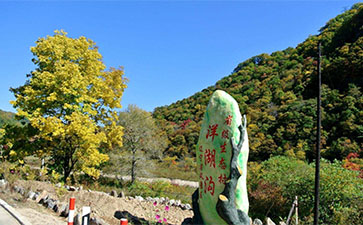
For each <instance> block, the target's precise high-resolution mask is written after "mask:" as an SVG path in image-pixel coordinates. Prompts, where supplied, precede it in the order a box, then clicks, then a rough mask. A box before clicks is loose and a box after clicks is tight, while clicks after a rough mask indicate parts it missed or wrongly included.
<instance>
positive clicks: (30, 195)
mask: <svg viewBox="0 0 363 225" xmlns="http://www.w3.org/2000/svg"><path fill="white" fill-rule="evenodd" d="M27 197H28V198H30V199H31V200H34V199H35V198H34V197H35V192H33V191H29V192H28V195H27Z"/></svg>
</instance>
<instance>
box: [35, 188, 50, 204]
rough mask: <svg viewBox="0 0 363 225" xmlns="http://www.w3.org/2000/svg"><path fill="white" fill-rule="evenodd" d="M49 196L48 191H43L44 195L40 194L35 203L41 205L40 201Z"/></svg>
mask: <svg viewBox="0 0 363 225" xmlns="http://www.w3.org/2000/svg"><path fill="white" fill-rule="evenodd" d="M47 195H48V192H46V191H42V193H40V194H39V195H38V197H37V198H36V199H35V201H36V202H37V203H39V202H40V200H42V199H43V198H45V197H46V196H47Z"/></svg>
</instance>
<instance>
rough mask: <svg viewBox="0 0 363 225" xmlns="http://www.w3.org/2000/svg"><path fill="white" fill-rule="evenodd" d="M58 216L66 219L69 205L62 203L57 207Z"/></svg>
mask: <svg viewBox="0 0 363 225" xmlns="http://www.w3.org/2000/svg"><path fill="white" fill-rule="evenodd" d="M58 213H59V216H63V217H67V216H68V213H69V205H68V204H67V203H62V204H61V206H60V207H58Z"/></svg>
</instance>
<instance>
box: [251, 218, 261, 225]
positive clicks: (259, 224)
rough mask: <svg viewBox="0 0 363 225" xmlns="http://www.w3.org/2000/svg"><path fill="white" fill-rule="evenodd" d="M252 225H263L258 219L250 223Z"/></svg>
mask: <svg viewBox="0 0 363 225" xmlns="http://www.w3.org/2000/svg"><path fill="white" fill-rule="evenodd" d="M252 224H253V225H263V223H262V221H261V220H260V219H257V218H256V219H255V220H254V221H253V223H252Z"/></svg>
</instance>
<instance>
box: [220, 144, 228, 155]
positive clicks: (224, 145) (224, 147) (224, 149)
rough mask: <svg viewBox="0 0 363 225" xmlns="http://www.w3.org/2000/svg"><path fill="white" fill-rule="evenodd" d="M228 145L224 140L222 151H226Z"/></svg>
mask: <svg viewBox="0 0 363 225" xmlns="http://www.w3.org/2000/svg"><path fill="white" fill-rule="evenodd" d="M226 145H227V143H226V142H224V144H223V145H221V153H225V152H226Z"/></svg>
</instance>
